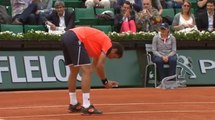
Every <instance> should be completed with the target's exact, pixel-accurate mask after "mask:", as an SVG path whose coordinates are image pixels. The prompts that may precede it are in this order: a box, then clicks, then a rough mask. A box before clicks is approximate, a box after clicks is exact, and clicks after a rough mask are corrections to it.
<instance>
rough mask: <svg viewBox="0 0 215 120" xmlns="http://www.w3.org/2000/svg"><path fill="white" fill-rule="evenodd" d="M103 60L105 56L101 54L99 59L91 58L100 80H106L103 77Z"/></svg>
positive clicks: (104, 76)
mask: <svg viewBox="0 0 215 120" xmlns="http://www.w3.org/2000/svg"><path fill="white" fill-rule="evenodd" d="M105 59H106V55H105V54H104V53H103V52H102V53H101V54H100V56H99V58H93V66H94V68H95V71H96V73H97V75H98V76H99V78H100V79H101V80H103V79H106V75H105Z"/></svg>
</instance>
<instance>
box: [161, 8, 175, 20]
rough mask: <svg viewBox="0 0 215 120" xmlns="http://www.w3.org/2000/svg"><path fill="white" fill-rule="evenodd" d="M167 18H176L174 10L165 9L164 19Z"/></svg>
mask: <svg viewBox="0 0 215 120" xmlns="http://www.w3.org/2000/svg"><path fill="white" fill-rule="evenodd" d="M165 16H170V17H172V18H174V16H175V11H174V9H173V8H166V9H163V12H162V17H165Z"/></svg>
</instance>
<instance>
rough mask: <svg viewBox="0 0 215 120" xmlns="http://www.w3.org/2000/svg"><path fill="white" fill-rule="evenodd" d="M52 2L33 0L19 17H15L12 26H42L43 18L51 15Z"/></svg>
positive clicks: (50, 0)
mask: <svg viewBox="0 0 215 120" xmlns="http://www.w3.org/2000/svg"><path fill="white" fill-rule="evenodd" d="M52 2H53V0H33V1H32V3H31V4H29V6H28V7H27V8H26V9H25V10H24V11H23V12H22V13H21V14H19V15H16V17H15V19H14V21H13V23H14V24H31V25H36V24H42V19H43V17H44V16H46V15H48V14H50V13H51V10H52Z"/></svg>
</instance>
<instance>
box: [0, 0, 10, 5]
mask: <svg viewBox="0 0 215 120" xmlns="http://www.w3.org/2000/svg"><path fill="white" fill-rule="evenodd" d="M0 5H3V6H11V4H10V0H0Z"/></svg>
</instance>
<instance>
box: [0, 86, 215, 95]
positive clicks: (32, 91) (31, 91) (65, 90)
mask: <svg viewBox="0 0 215 120" xmlns="http://www.w3.org/2000/svg"><path fill="white" fill-rule="evenodd" d="M209 88H210V89H211V88H213V89H214V88H215V87H214V86H207V87H186V88H178V89H174V90H182V89H209ZM125 89H126V90H138V89H140V90H144V89H154V90H161V89H155V88H113V89H105V88H93V89H91V91H103V90H104V91H107V90H108V91H110V90H113V91H114V90H125ZM77 91H81V89H77ZM164 91H165V90H164ZM38 92H68V90H67V89H58V90H54V89H53V90H26V91H1V90H0V94H10V93H11V94H14V93H16V94H19V93H38Z"/></svg>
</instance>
